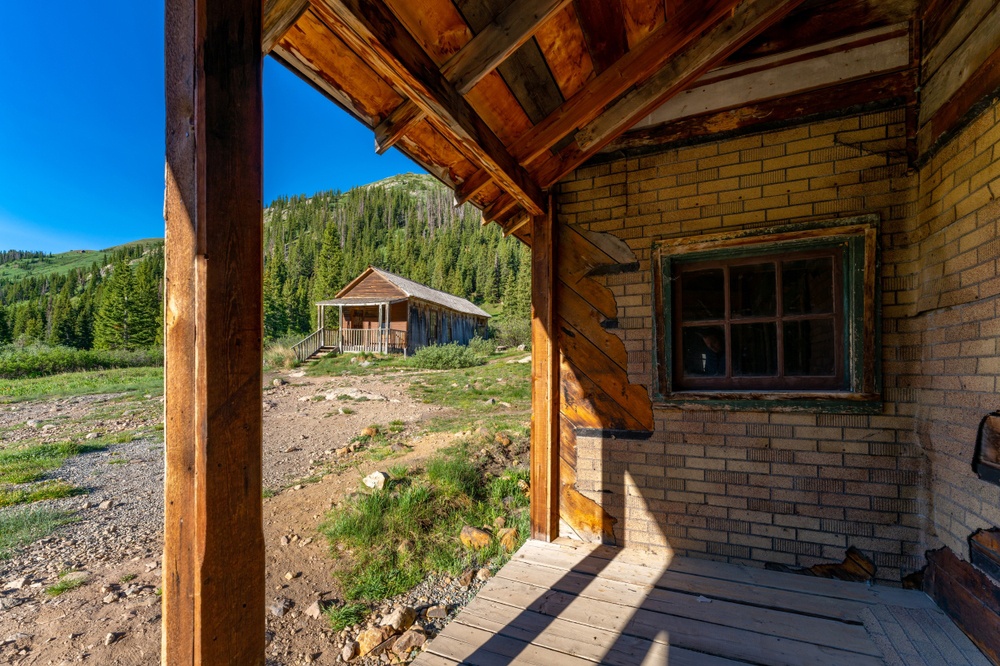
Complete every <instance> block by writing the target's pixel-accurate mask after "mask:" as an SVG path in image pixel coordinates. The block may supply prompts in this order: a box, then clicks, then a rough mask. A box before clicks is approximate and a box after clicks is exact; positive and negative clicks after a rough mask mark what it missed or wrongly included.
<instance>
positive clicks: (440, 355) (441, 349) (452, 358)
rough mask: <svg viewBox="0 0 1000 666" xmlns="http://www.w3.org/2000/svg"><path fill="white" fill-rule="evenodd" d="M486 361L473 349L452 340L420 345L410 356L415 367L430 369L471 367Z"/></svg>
mask: <svg viewBox="0 0 1000 666" xmlns="http://www.w3.org/2000/svg"><path fill="white" fill-rule="evenodd" d="M485 362H486V361H484V360H483V358H482V357H481V356H479V355H478V354H476V353H475V352H474V351H472V350H471V349H469V348H468V347H466V346H465V345H460V344H458V343H456V342H452V343H449V344H446V345H428V346H427V347H421V348H420V349H418V350H417V353H416V354H414V355H413V356H412V357H411V358H410V363H411V365H413V366H414V367H417V368H428V369H432V370H453V369H455V368H471V367H472V366H474V365H483V364H484V363H485Z"/></svg>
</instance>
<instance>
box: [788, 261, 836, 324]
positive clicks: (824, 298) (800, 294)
mask: <svg viewBox="0 0 1000 666" xmlns="http://www.w3.org/2000/svg"><path fill="white" fill-rule="evenodd" d="M781 298H782V307H783V308H784V310H785V312H784V314H791V315H796V314H818V313H826V312H833V259H832V258H831V257H817V258H815V259H801V260H799V261H786V262H784V263H783V264H782V265H781Z"/></svg>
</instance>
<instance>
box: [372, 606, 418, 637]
mask: <svg viewBox="0 0 1000 666" xmlns="http://www.w3.org/2000/svg"><path fill="white" fill-rule="evenodd" d="M416 619H417V611H415V610H413V609H412V608H410V607H408V606H400V607H398V608H396V609H394V610H393V611H392V612H391V613H389V614H388V615H386V616H385V617H383V618H382V620H381V621H380V622H379V626H381V627H392V629H393V631H395V632H396V633H399V632H401V631H406V630H407V629H409V628H410V627H411V626H413V623H414V621H415V620H416Z"/></svg>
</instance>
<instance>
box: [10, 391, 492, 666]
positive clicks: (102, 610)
mask: <svg viewBox="0 0 1000 666" xmlns="http://www.w3.org/2000/svg"><path fill="white" fill-rule="evenodd" d="M407 377H408V376H392V375H382V376H374V377H373V376H362V377H337V378H330V377H310V376H305V375H304V374H303V373H301V372H293V373H283V374H281V375H270V376H269V377H268V384H267V385H266V386H265V389H264V392H263V406H264V470H265V471H264V486H265V494H266V495H267V497H266V498H265V500H264V538H265V543H266V548H267V588H266V593H267V603H268V605H269V606H270V605H275V604H280V602H281V601H282V600H287V601H285V604H284V605H285V606H286V607H287V612H284V613H283V614H281V616H280V617H279V616H278V615H277V614H275V613H274V612H273V611H269V612H268V613H267V634H266V635H267V640H268V646H267V656H268V664H273V665H275V666H278V665H286V664H287V665H291V664H310V663H315V664H333V663H336V662H337V661H339V649H338V641H339V642H340V643H342V642H343V640H342V637H338V636H337V635H336V634H335V632H333V631H332V629H331V628H330V626H329V624H328V622H327V620H326V619H325V618H324V617H320V618H315V617H311V616H309V615H307V614H306V613H305V611H306V610H307V609H308V607H309V606H310V605H311V604H313V602H315V601H317V600H323V601H327V602H331V601H335V600H336V595H337V588H336V583H335V581H334V580H333V578H332V576H331V570H332V568H333V566H335V564H334V560H333V559H332V558H331V556H330V554H329V547H328V544H327V542H326V540H325V539H323V538H322V537H321V536H320V535H319V534H318V532H317V527H318V525H319V524H320V523H321V522H322V519H323V515H324V514H325V512H326V511H328V510H329V509H330V507H331V504H333V503H335V502H337V501H339V500H341V499H342V498H344V497H345V496H346V495H347V494H349V493H351V492H353V491H355V490H357V489H358V487H359V481H360V479H361V478H362V477H363V476H364V475H366V474H368V473H369V472H371V471H374V470H376V469H385V468H386V467H387V466H388V465H389V464H393V465H395V464H405V465H415V464H419V462H420V461H421V460H423V459H424V458H426V457H427V456H429V455H430V454H432V453H433V452H434V451H436V450H437V449H439V448H441V447H442V446H445V445H447V444H449V443H451V442H453V441H454V437H453V436H452V435H448V434H431V435H425V436H423V437H416V436H414V433H415V432H416V430H417V424H418V423H420V422H421V421H424V420H425V419H427V418H428V417H431V416H434V415H435V414H436V413H439V412H442V411H444V408H442V407H439V406H434V405H427V404H422V403H420V402H417V401H415V400H413V399H412V398H411V397H410V396H409V395H408V392H407V390H406V387H407V385H408V381H409V380H408V378H407ZM274 378H278V379H279V381H278V382H276V384H278V385H275V384H272V382H271V380H272V379H274ZM161 413H162V400H161V399H160V398H158V397H146V398H145V399H142V398H139V399H137V400H133V399H129V400H123V399H122V398H121V397H120V396H90V397H85V398H69V399H59V400H49V401H42V402H34V403H21V404H17V405H13V406H7V407H3V406H0V440H2V441H3V442H4V443H6V442H17V441H22V440H24V439H27V438H35V439H38V438H39V437H40V436H41V437H42V438H45V439H47V440H50V441H65V440H66V439H67V438H68V437H76V438H80V439H81V441H83V440H84V438H85V432H84V431H93V432H98V433H100V434H101V435H105V434H111V433H126V432H132V433H136V438H135V439H134V440H133V441H131V442H122V443H117V444H113V445H111V446H109V448H108V449H107V450H105V451H102V452H97V453H88V454H84V455H79V456H75V457H73V458H70V459H69V460H68V461H67V463H66V464H65V465H64V467H63V468H62V469H60V470H59V472H58V474H59V476H60V477H61V478H64V479H66V480H68V481H70V482H72V483H74V484H76V485H78V486H81V487H85V488H87V489H88V490H89V492H88V493H87V494H86V495H84V496H78V497H73V498H67V499H63V500H56V501H55V502H54V503H53V504H54V505H55V506H58V507H62V508H66V509H70V510H72V511H74V512H75V514H76V515H77V517H78V522H76V523H74V524H72V525H68V526H65V527H63V528H61V529H60V530H58V531H57V532H56V533H55V534H53V535H51V536H49V537H47V538H44V539H41V540H40V541H37V542H35V543H33V544H31V545H30V546H27V547H26V548H24V549H22V550H20V551H18V552H17V553H15V555H14V556H13V557H12V558H10V559H8V560H6V561H3V560H0V664H18V665H36V664H37V665H43V664H44V665H48V664H59V665H63V664H72V663H79V662H84V663H92V664H101V665H102V666H104V665H107V666H113V665H123V666H124V665H128V666H132V665H140V664H142V665H145V664H158V663H159V653H160V617H161V613H160V596H159V587H160V576H161V569H160V554H161V551H162V521H163V501H162V482H163V444H162V431H161V429H160V428H159V423H160V422H161ZM29 422H32V423H30V425H29ZM390 422H394V423H395V426H394V427H395V429H396V430H401V431H402V432H400V433H399V437H397V438H395V440H396V441H398V442H400V443H397V444H395V447H394V448H393V449H392V450H389V451H382V452H381V455H391V456H393V457H392V459H391V461H389V460H383V461H381V462H379V461H376V460H374V459H373V457H374V456H373V455H372V452H370V451H364V450H357V451H350V450H349V447H351V444H352V442H351V440H352V439H353V438H354V437H355V436H356V435H358V434H359V432H360V431H361V430H362V429H363V428H365V427H366V426H368V425H369V424H372V423H379V424H383V425H385V424H388V423H390ZM123 439H127V437H126V438H123ZM283 544H287V545H283ZM66 571H83V572H86V583H85V584H83V585H82V586H81V587H79V588H77V589H72V590H69V591H67V592H64V593H63V594H61V595H59V596H55V597H50V596H49V595H48V594H46V588H48V587H49V586H51V585H53V584H55V583H56V582H57V581H58V579H59V578H58V577H59V574H60V572H66ZM80 575H81V576H82V574H80ZM447 582H448V581H445V583H447ZM473 587H474V586H473ZM472 592H474V590H472ZM469 593H470V594H471V592H469ZM431 601H433V600H431ZM289 602H290V603H289Z"/></svg>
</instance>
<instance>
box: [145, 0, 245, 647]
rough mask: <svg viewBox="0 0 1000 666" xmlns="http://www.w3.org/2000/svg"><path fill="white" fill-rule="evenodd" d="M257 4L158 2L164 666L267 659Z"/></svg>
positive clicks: (236, 1)
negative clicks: (162, 112)
mask: <svg viewBox="0 0 1000 666" xmlns="http://www.w3.org/2000/svg"><path fill="white" fill-rule="evenodd" d="M262 5H263V3H261V2H246V1H244V0H166V7H165V9H166V16H165V19H166V20H165V26H166V27H165V33H166V34H165V51H166V52H165V61H166V90H165V92H166V176H165V177H166V193H165V198H166V201H165V204H164V213H165V220H166V307H165V327H166V483H165V486H166V488H165V495H166V497H165V501H166V517H165V530H164V555H163V634H162V636H163V638H162V640H163V649H162V654H161V660H162V663H163V664H166V665H168V666H180V665H184V666H188V665H193V664H205V665H207V664H233V665H240V666H243V665H251V666H253V665H258V666H262V665H263V664H264V540H263V529H262V511H261V489H262V485H261V431H262V427H261V398H260V396H261V393H260V390H261V380H262V377H261V339H262V330H261V321H262V319H261V317H262V305H261V277H262V270H263V259H262V249H263V245H262V237H263V233H262V215H261V204H262V184H261V183H262V179H261V129H262V126H261V108H262V103H261V73H262V58H261V12H262Z"/></svg>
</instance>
